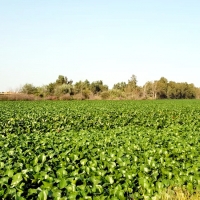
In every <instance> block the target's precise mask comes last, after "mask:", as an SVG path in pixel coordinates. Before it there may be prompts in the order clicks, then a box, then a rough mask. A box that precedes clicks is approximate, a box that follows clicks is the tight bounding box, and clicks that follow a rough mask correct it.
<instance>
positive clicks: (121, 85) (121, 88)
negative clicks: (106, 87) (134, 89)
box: [113, 82, 127, 91]
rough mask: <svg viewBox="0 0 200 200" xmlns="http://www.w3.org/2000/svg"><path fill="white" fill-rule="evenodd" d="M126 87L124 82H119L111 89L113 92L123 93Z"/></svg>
mask: <svg viewBox="0 0 200 200" xmlns="http://www.w3.org/2000/svg"><path fill="white" fill-rule="evenodd" d="M126 87H127V84H126V83H125V82H120V83H116V84H114V86H113V89H114V90H120V91H125V88H126Z"/></svg>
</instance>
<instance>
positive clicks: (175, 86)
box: [0, 75, 200, 100]
mask: <svg viewBox="0 0 200 200" xmlns="http://www.w3.org/2000/svg"><path fill="white" fill-rule="evenodd" d="M199 98H200V88H197V87H195V86H194V84H192V83H190V84H188V83H187V82H181V83H177V82H174V81H168V80H167V79H166V78H164V77H161V78H160V80H155V81H152V82H150V81H148V82H146V83H145V84H144V85H143V86H138V85H137V77H136V76H135V75H132V76H131V78H130V79H129V80H128V81H127V82H119V83H116V84H114V86H113V88H112V89H109V88H108V86H107V85H105V84H104V83H103V81H102V80H98V81H94V82H91V83H90V82H89V81H88V80H85V81H78V82H76V83H74V84H73V81H72V80H69V79H68V78H67V77H66V76H63V75H59V76H58V78H57V80H56V81H55V82H52V83H49V84H48V85H44V86H40V87H35V86H34V85H33V84H30V83H27V84H25V85H24V86H23V87H22V88H21V89H20V90H19V92H18V93H9V94H6V93H0V100H38V99H39V100H41V99H46V100H73V99H76V100H84V99H91V100H93V99H115V100H118V99H129V100H130V99H135V100H139V99H199Z"/></svg>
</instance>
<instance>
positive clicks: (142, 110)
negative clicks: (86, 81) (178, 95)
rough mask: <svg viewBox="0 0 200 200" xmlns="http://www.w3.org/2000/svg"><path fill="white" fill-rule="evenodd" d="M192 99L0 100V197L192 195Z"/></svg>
mask: <svg viewBox="0 0 200 200" xmlns="http://www.w3.org/2000/svg"><path fill="white" fill-rule="evenodd" d="M199 142H200V101H197V100H176V101H175V100H174V101H172V100H167V101H166V100H164V101H41V102H40V101H36V102H34V101H32V102H8V101H7V102H0V199H17V200H21V199H30V200H31V199H39V200H45V199H56V200H59V199H72V200H74V199H94V200H97V199H99V200H103V199H113V200H114V199H116V200H117V199H119V200H123V199H159V195H160V194H161V193H162V191H163V190H164V189H165V188H169V187H175V186H177V187H181V188H186V189H187V190H188V191H189V192H191V193H193V192H194V191H198V190H200V145H199Z"/></svg>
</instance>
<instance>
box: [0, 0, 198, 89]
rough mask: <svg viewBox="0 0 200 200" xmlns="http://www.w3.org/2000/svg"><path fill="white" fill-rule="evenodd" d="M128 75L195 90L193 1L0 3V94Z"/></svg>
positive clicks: (109, 80) (195, 18)
mask: <svg viewBox="0 0 200 200" xmlns="http://www.w3.org/2000/svg"><path fill="white" fill-rule="evenodd" d="M132 74H135V75H136V76H137V79H138V85H143V84H144V83H145V82H146V81H152V80H158V79H159V78H160V77H161V76H164V77H166V78H167V79H168V80H173V81H177V82H188V83H194V84H195V86H198V87H200V1H199V0H124V1H122V0H95V1H94V0H84V1H83V0H63V1H61V0H54V1H53V0H42V1H41V0H0V91H7V90H15V89H18V88H19V87H20V86H22V85H24V84H25V83H32V84H33V85H35V86H41V85H45V84H48V83H50V82H54V81H55V80H56V79H57V77H58V75H65V76H67V77H68V78H69V79H72V80H73V81H74V82H76V81H79V80H85V79H88V80H89V81H95V80H103V81H104V83H105V84H107V85H109V86H110V87H112V86H113V84H114V83H117V82H121V81H125V82H127V81H128V79H129V78H130V77H131V75H132Z"/></svg>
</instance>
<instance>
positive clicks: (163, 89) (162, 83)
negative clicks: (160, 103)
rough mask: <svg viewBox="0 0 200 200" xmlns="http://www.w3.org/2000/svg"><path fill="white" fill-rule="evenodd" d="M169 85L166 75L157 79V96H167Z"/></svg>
mask: <svg viewBox="0 0 200 200" xmlns="http://www.w3.org/2000/svg"><path fill="white" fill-rule="evenodd" d="M167 87H168V80H167V79H166V78H164V77H161V78H160V80H159V81H157V86H156V90H157V98H159V99H165V98H167Z"/></svg>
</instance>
